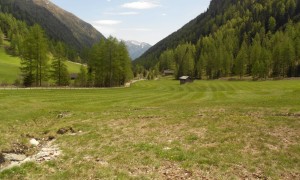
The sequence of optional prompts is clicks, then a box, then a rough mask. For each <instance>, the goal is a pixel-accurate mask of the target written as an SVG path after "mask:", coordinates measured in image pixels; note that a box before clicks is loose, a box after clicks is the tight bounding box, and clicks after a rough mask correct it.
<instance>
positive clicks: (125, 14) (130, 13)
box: [103, 11, 140, 16]
mask: <svg viewBox="0 0 300 180" xmlns="http://www.w3.org/2000/svg"><path fill="white" fill-rule="evenodd" d="M103 14H105V15H119V16H130V15H139V14H140V13H138V12H133V11H130V12H118V13H114V12H106V13H103Z"/></svg>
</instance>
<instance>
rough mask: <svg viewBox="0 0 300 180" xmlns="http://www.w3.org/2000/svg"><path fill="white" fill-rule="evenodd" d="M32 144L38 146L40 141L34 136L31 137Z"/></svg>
mask: <svg viewBox="0 0 300 180" xmlns="http://www.w3.org/2000/svg"><path fill="white" fill-rule="evenodd" d="M29 142H30V144H31V145H33V146H38V145H39V144H40V143H39V142H38V141H37V140H36V139H34V138H32V139H30V141H29Z"/></svg>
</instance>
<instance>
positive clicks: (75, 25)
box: [0, 0, 105, 53]
mask: <svg viewBox="0 0 300 180" xmlns="http://www.w3.org/2000/svg"><path fill="white" fill-rule="evenodd" d="M0 7H1V8H0V9H1V11H2V12H4V13H11V14H12V15H13V16H14V17H15V18H17V19H19V20H22V21H25V22H26V23H27V24H29V25H34V24H39V25H40V26H41V27H42V28H43V29H44V30H45V33H46V34H47V35H48V36H49V37H50V38H51V39H54V40H56V41H62V42H64V43H65V44H67V45H68V46H69V47H70V48H69V51H71V50H72V51H80V50H82V49H83V48H85V47H89V48H90V47H92V45H93V44H95V43H97V42H98V41H100V39H103V38H104V39H105V37H104V36H103V35H102V34H101V33H100V32H98V31H97V30H96V29H95V28H94V27H93V26H91V25H90V24H88V23H86V22H84V21H82V20H81V19H79V18H78V17H76V16H75V15H73V14H71V13H69V12H67V11H65V10H63V9H61V8H60V7H58V6H56V5H55V4H53V3H52V2H51V1H49V0H0ZM74 53H75V52H74Z"/></svg>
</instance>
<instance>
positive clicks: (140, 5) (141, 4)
mask: <svg viewBox="0 0 300 180" xmlns="http://www.w3.org/2000/svg"><path fill="white" fill-rule="evenodd" d="M159 6H161V5H160V4H159V3H158V2H154V1H149V0H140V1H135V2H130V3H125V4H123V5H122V7H124V8H129V9H152V8H156V7H159Z"/></svg>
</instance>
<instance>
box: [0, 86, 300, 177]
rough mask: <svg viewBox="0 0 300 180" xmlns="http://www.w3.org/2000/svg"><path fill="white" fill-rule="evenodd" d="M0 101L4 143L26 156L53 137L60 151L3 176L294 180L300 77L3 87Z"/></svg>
mask: <svg viewBox="0 0 300 180" xmlns="http://www.w3.org/2000/svg"><path fill="white" fill-rule="evenodd" d="M0 99H1V104H0V117H1V118H0V123H1V126H0V137H1V138H0V150H1V151H9V150H14V149H18V148H19V149H21V150H22V151H23V152H22V153H25V154H26V155H28V156H29V155H32V154H34V153H35V149H34V148H32V147H31V146H30V145H29V139H30V138H33V137H34V138H36V139H38V140H40V141H43V139H47V138H49V137H53V138H55V139H56V141H55V143H56V145H57V146H59V147H60V149H61V150H62V155H61V156H60V157H58V158H57V159H55V160H51V161H49V162H44V163H42V164H36V163H26V164H24V165H22V166H21V167H15V168H13V169H10V170H5V171H3V172H1V173H0V179H37V178H38V179H168V178H169V179H180V178H184V179H188V178H191V179H197V178H199V179H203V178H207V179H232V178H239V179H240V178H242V179H244V178H250V179H265V178H268V179H269V178H270V179H299V178H300V171H299V169H300V168H299V167H300V164H299V162H300V145H299V142H300V141H299V140H300V120H299V119H300V118H299V117H300V81H299V80H290V81H262V82H250V81H243V82H239V81H237V82H230V81H196V82H194V83H192V84H187V85H183V86H180V85H179V82H178V81H173V80H157V81H141V82H137V83H135V84H133V85H132V86H131V87H130V88H116V89H86V90H75V89H74V90H68V89H62V90H28V91H18V90H14V91H9V90H0ZM69 127H71V128H72V129H73V130H74V133H73V132H68V131H67V132H66V133H64V134H58V130H60V129H62V128H66V129H68V128H69ZM20 147H23V148H20Z"/></svg>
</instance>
